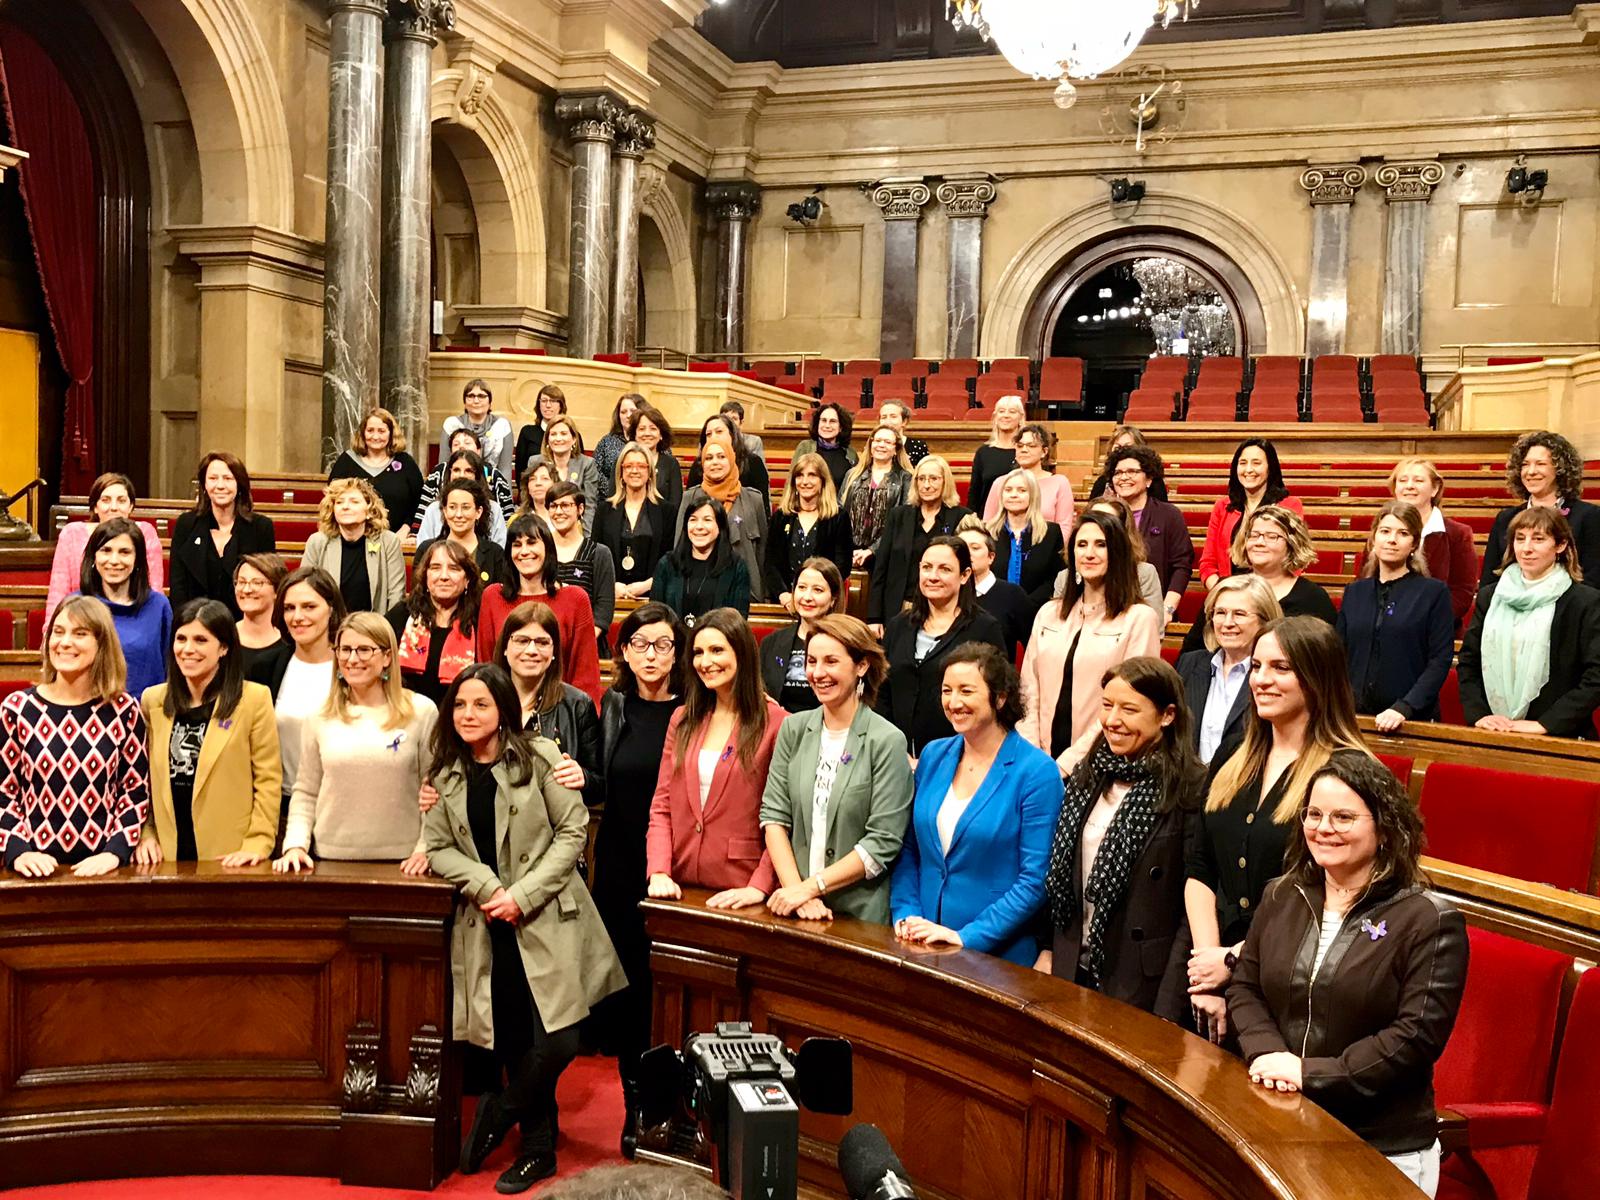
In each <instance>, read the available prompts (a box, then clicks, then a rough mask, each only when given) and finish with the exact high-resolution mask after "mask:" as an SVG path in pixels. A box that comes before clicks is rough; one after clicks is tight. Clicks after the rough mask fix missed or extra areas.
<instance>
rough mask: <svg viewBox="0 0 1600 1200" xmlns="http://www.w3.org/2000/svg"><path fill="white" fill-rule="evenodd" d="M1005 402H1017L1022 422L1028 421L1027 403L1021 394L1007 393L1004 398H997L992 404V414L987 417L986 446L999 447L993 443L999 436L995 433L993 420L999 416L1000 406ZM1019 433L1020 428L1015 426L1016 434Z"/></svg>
mask: <svg viewBox="0 0 1600 1200" xmlns="http://www.w3.org/2000/svg"><path fill="white" fill-rule="evenodd" d="M1007 400H1015V401H1016V402H1017V404H1018V406H1019V407H1021V409H1022V419H1023V421H1024V422H1026V421H1027V419H1028V401H1027V399H1026V398H1025V397H1024V396H1023V395H1022V393H1021V392H1007V393H1006V394H1005V395H1004V396H1000V397H998V398H997V399H996V400H995V402H994V413H993V414H992V415H991V416H990V417H989V441H988V445H991V446H996V445H999V443H998V442H996V441H995V438H997V437H999V436H1000V435H999V434H998V433H996V432H995V419H996V418H997V417H998V416H999V415H1000V406H1001V405H1002V404H1004V403H1005V402H1006V401H1007ZM1021 432H1022V426H1021V425H1018V426H1017V433H1018V434H1020V433H1021ZM1012 436H1013V437H1015V436H1016V434H1013V435H1012Z"/></svg>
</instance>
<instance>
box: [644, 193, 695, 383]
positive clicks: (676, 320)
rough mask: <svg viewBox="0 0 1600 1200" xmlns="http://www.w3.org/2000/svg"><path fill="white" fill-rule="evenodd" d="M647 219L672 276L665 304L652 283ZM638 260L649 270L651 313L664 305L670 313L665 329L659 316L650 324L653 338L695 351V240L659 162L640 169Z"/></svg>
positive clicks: (657, 312)
mask: <svg viewBox="0 0 1600 1200" xmlns="http://www.w3.org/2000/svg"><path fill="white" fill-rule="evenodd" d="M646 222H648V226H649V228H650V232H651V233H653V234H654V235H655V236H657V237H659V239H660V245H659V247H657V251H658V253H659V254H663V255H664V256H665V260H666V262H665V266H666V269H667V273H668V275H669V276H670V279H671V289H672V291H671V300H670V302H669V303H667V304H666V305H663V304H662V303H661V299H662V297H661V290H660V289H659V288H656V289H652V287H651V282H652V281H651V279H650V277H649V270H650V260H649V256H648V255H647V253H646V249H647V245H648V237H649V236H650V234H649V233H647V225H646ZM639 264H640V267H641V269H642V270H645V271H646V272H647V274H646V279H645V301H646V303H647V304H649V305H650V307H649V310H648V311H649V313H650V314H652V315H654V316H657V317H658V318H659V316H660V314H661V312H662V311H663V308H665V311H666V312H668V313H670V314H671V316H670V319H669V321H668V322H667V324H666V328H665V330H662V329H661V328H660V327H659V326H660V322H659V320H658V321H657V323H656V325H654V326H649V329H650V339H651V341H653V342H656V343H657V344H659V345H666V346H673V347H675V348H676V349H679V350H688V351H690V352H693V351H694V350H696V349H697V347H696V345H695V332H696V329H697V327H698V322H697V321H696V320H695V314H696V312H698V311H699V310H698V308H697V307H696V299H695V282H694V242H693V239H691V238H690V236H689V223H688V221H686V220H685V219H684V216H683V212H682V210H681V209H679V207H678V205H677V202H676V201H675V200H674V199H673V198H672V193H671V192H670V191H668V190H667V187H666V170H665V169H664V168H662V167H660V166H658V165H656V164H647V165H645V166H644V167H643V168H642V169H641V171H640V177H639Z"/></svg>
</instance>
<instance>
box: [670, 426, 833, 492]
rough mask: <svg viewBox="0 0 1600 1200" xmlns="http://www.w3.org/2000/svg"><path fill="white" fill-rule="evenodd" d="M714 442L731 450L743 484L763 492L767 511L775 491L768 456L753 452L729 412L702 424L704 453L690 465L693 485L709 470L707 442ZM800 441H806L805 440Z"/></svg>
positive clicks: (691, 483) (730, 452) (729, 457)
mask: <svg viewBox="0 0 1600 1200" xmlns="http://www.w3.org/2000/svg"><path fill="white" fill-rule="evenodd" d="M710 442H719V443H721V444H722V446H723V447H724V448H725V449H726V450H727V451H728V461H730V462H731V463H733V466H734V471H735V473H736V474H737V475H738V477H739V482H740V484H741V486H743V487H747V488H753V489H754V490H755V491H756V492H757V494H759V495H760V497H761V504H762V509H763V511H765V508H766V506H767V504H768V503H769V502H770V501H769V497H770V496H771V495H772V480H771V477H770V476H769V475H768V474H767V464H766V460H765V459H763V458H759V457H757V456H756V455H754V454H752V453H750V445H749V443H748V442H746V441H745V438H744V431H743V430H741V429H740V428H739V422H738V421H736V420H734V419H733V417H731V416H729V415H728V414H727V413H725V412H723V413H718V414H717V415H716V416H714V417H707V418H706V420H705V422H704V423H703V424H702V425H701V426H700V457H699V458H697V459H695V461H694V463H693V464H692V465H691V466H690V467H689V486H690V487H694V486H695V485H696V484H698V483H699V482H700V481H701V478H702V477H703V475H704V474H705V457H706V445H707V444H708V443H710ZM800 444H801V445H802V446H803V445H805V443H804V442H801V443H800Z"/></svg>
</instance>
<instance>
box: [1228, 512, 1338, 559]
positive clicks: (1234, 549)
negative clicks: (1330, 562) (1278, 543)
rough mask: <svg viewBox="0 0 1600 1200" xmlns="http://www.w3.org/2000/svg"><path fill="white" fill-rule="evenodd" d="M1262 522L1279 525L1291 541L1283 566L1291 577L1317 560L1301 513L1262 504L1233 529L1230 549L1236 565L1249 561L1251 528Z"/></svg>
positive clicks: (1309, 533)
mask: <svg viewBox="0 0 1600 1200" xmlns="http://www.w3.org/2000/svg"><path fill="white" fill-rule="evenodd" d="M1261 520H1267V521H1271V522H1272V523H1273V524H1274V525H1276V526H1277V527H1278V530H1279V532H1281V533H1282V534H1283V536H1284V539H1285V540H1286V541H1287V542H1288V551H1287V557H1286V558H1285V559H1284V563H1283V565H1284V568H1285V569H1286V570H1288V571H1289V572H1290V573H1291V574H1294V575H1298V574H1300V572H1301V571H1304V570H1305V569H1306V568H1307V567H1309V566H1310V565H1311V564H1312V563H1314V562H1316V561H1317V548H1316V546H1314V545H1312V543H1311V530H1309V529H1307V528H1306V523H1305V521H1304V519H1303V518H1302V517H1301V516H1300V514H1299V513H1297V512H1295V511H1294V509H1292V508H1284V507H1283V506H1282V505H1281V504H1263V505H1262V506H1261V507H1260V508H1258V509H1256V510H1255V512H1253V513H1251V514H1250V515H1249V516H1248V517H1243V518H1241V519H1240V521H1239V528H1238V529H1236V530H1234V534H1233V545H1232V546H1231V547H1229V553H1231V554H1232V555H1233V561H1234V562H1248V561H1249V560H1248V559H1247V558H1245V553H1244V547H1245V543H1246V542H1247V541H1249V540H1250V530H1251V528H1252V527H1253V526H1254V525H1255V523H1256V522H1257V521H1261Z"/></svg>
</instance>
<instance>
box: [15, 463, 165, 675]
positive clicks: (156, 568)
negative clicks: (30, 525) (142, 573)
mask: <svg viewBox="0 0 1600 1200" xmlns="http://www.w3.org/2000/svg"><path fill="white" fill-rule="evenodd" d="M133 505H134V495H133V480H131V479H129V478H128V477H127V476H126V475H121V474H118V473H117V472H115V471H110V472H107V473H106V474H104V475H100V476H98V477H96V479H95V481H94V483H93V484H92V485H90V487H89V513H90V519H89V520H86V521H72V522H69V523H68V524H66V525H63V526H62V527H61V530H60V532H59V533H57V534H56V549H55V553H54V554H52V555H51V556H50V586H49V588H48V589H46V591H45V597H44V611H45V612H47V613H53V612H55V610H56V605H58V604H60V603H61V601H62V600H64V599H65V598H66V597H67V595H68V593H70V592H73V591H76V590H77V587H78V577H79V575H81V574H82V573H83V551H84V547H85V546H87V545H88V543H89V535H90V534H91V533H93V532H94V530H95V526H96V525H98V524H99V523H100V522H102V521H109V520H111V519H112V518H113V517H121V518H123V520H126V521H133ZM134 524H135V526H136V527H137V529H138V530H139V540H140V541H142V542H143V543H144V561H145V563H146V564H147V565H148V566H149V569H150V590H151V591H153V592H159V591H161V589H162V581H163V580H164V579H165V578H166V575H165V566H164V564H163V562H162V559H161V537H160V535H159V534H157V533H156V527H155V526H154V525H152V524H151V523H150V522H149V521H135V522H134ZM135 695H137V693H135Z"/></svg>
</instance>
